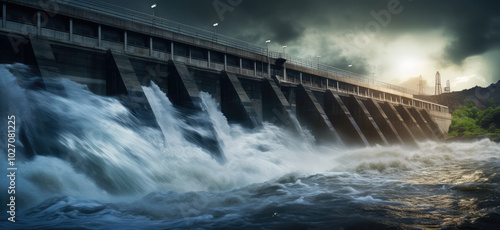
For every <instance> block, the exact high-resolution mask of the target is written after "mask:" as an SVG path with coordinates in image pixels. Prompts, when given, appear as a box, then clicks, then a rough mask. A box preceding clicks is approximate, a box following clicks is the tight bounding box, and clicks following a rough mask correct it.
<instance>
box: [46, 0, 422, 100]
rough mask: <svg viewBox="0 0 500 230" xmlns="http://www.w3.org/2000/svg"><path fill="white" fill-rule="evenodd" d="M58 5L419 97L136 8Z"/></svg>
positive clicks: (82, 2) (79, 0)
mask: <svg viewBox="0 0 500 230" xmlns="http://www.w3.org/2000/svg"><path fill="white" fill-rule="evenodd" d="M56 2H58V3H62V4H65V5H69V6H73V7H77V8H81V9H85V10H89V11H94V12H97V13H103V14H106V15H111V16H114V17H117V18H121V19H124V20H128V21H131V22H136V23H141V24H145V25H149V26H152V27H155V28H158V29H163V30H167V31H171V32H175V33H178V34H182V35H187V36H190V37H195V38H199V39H203V40H207V41H211V42H214V43H216V44H220V45H224V46H228V47H232V48H236V49H240V50H244V51H247V52H251V53H255V54H260V55H263V56H267V55H269V57H271V58H285V59H287V63H291V64H294V65H298V66H303V67H307V68H310V69H316V70H318V71H321V72H324V73H327V74H331V75H334V76H337V77H343V78H348V79H352V80H355V81H358V82H362V83H366V84H370V85H376V86H381V87H384V88H387V89H392V90H396V91H399V92H402V93H409V94H418V93H417V92H416V91H414V90H409V89H407V88H405V87H401V86H397V85H392V84H388V83H385V82H381V81H377V80H375V79H372V78H367V77H365V76H362V75H360V74H357V73H353V72H351V71H347V70H343V69H339V68H335V67H333V66H328V65H325V64H318V63H317V62H313V61H311V60H306V59H303V58H300V57H296V56H293V55H288V54H286V55H283V53H280V52H274V51H269V50H267V48H266V47H264V46H259V45H256V44H253V43H250V42H246V41H242V40H238V39H235V38H231V37H228V36H225V35H222V34H217V33H215V32H213V31H207V30H204V29H200V28H196V27H193V26H189V25H185V24H182V23H178V22H174V21H170V20H167V19H164V18H160V17H156V16H153V15H150V14H147V13H144V12H140V11H135V10H132V9H128V8H125V7H121V6H117V5H113V4H110V3H106V2H102V1H96V0H56Z"/></svg>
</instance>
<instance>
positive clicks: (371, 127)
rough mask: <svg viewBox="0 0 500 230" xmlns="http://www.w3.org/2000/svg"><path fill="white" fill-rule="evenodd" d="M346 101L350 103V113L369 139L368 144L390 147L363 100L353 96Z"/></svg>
mask: <svg viewBox="0 0 500 230" xmlns="http://www.w3.org/2000/svg"><path fill="white" fill-rule="evenodd" d="M345 101H348V103H349V105H348V107H349V111H350V112H351V114H352V115H353V118H354V120H356V123H357V124H358V125H359V127H360V128H361V130H362V132H363V134H365V137H367V139H368V142H370V144H371V145H375V144H380V145H389V142H387V139H386V138H385V136H384V134H383V133H382V131H381V130H380V128H379V127H378V125H377V123H375V120H374V119H373V118H372V116H371V114H370V112H368V109H366V107H365V105H364V104H363V103H362V102H361V99H359V97H357V96H354V95H351V96H350V97H349V98H346V99H345ZM345 101H344V102H345Z"/></svg>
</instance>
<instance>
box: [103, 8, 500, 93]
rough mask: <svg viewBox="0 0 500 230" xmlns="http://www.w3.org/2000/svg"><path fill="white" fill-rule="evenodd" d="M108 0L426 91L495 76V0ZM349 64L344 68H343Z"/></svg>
mask: <svg viewBox="0 0 500 230" xmlns="http://www.w3.org/2000/svg"><path fill="white" fill-rule="evenodd" d="M108 2H110V3H113V4H117V5H121V6H124V7H127V8H133V9H134V10H138V11H142V12H147V13H152V10H151V8H150V6H151V5H152V4H153V3H157V7H156V9H155V14H156V16H159V17H162V18H166V19H169V20H173V21H177V22H181V23H184V24H188V25H192V26H195V27H199V28H203V29H207V30H212V24H213V23H216V22H217V23H219V26H218V28H217V32H218V33H221V34H224V35H227V36H231V37H235V38H239V39H242V40H246V41H249V42H252V43H255V44H260V45H263V46H264V45H265V41H266V40H267V39H270V40H271V41H272V42H271V44H270V50H272V51H276V52H281V51H282V46H283V45H287V47H288V48H287V50H286V52H287V53H288V54H292V55H295V56H299V57H302V58H306V59H310V60H317V59H316V56H318V55H321V62H322V63H324V64H329V65H332V66H335V67H339V68H342V69H348V70H351V71H353V72H357V73H360V74H363V75H365V76H367V77H373V78H375V79H377V80H381V81H385V82H388V83H392V84H399V85H402V86H407V87H412V88H415V89H418V81H417V79H418V75H422V77H423V78H424V80H426V81H427V85H428V89H427V93H433V92H434V90H433V89H434V79H435V78H434V76H435V73H436V71H440V73H441V78H442V79H441V81H442V85H443V87H444V85H445V84H446V80H450V82H451V88H452V91H456V90H462V89H464V88H470V87H473V86H476V85H480V86H487V85H489V84H491V83H494V82H497V81H498V80H500V63H499V60H500V1H498V0H497V1H493V0H491V1H482V0H475V1H472V0H454V1H447V0H401V1H397V0H376V1H375V0H370V1H367V0H365V1H361V0H340V1H339V0H310V1H299V0H203V1H202V0H163V1H162V0H157V1H152V0H145V1H136V0H109V1H108ZM349 65H352V67H348V66H349Z"/></svg>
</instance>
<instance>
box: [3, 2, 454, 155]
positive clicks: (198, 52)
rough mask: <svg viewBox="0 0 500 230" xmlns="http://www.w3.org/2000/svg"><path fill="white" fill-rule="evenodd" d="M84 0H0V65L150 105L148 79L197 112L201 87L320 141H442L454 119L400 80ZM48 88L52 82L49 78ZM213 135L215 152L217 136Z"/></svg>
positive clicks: (238, 111) (233, 112)
mask: <svg viewBox="0 0 500 230" xmlns="http://www.w3.org/2000/svg"><path fill="white" fill-rule="evenodd" d="M86 2H87V1H78V0H77V1H54V2H52V3H53V4H52V5H51V6H46V5H41V4H40V3H39V1H34V0H23V1H11V0H3V1H1V5H2V15H1V17H2V23H1V28H0V39H1V46H2V47H1V48H2V52H1V54H0V62H1V63H13V62H20V63H25V64H27V65H31V66H34V67H35V68H36V69H37V70H38V71H39V74H40V76H41V77H42V79H47V78H61V77H64V78H68V79H70V80H72V81H75V82H78V83H81V84H85V85H87V86H88V88H89V89H90V90H91V91H92V92H94V93H96V94H100V95H122V96H125V97H127V99H128V100H129V101H130V103H129V105H130V106H129V107H131V109H146V110H147V109H148V107H149V105H148V100H147V97H146V95H145V93H144V92H143V90H142V88H141V86H146V85H149V83H150V82H154V83H155V84H156V85H158V86H159V87H160V88H161V90H162V91H163V92H164V93H165V94H166V95H167V96H168V98H169V99H170V100H171V101H172V103H174V104H175V105H176V106H179V107H183V108H189V109H194V110H202V108H200V107H199V106H201V105H200V102H201V100H200V96H199V94H200V92H207V93H209V94H210V95H212V97H213V98H214V99H215V100H216V101H217V102H218V103H219V104H220V106H221V111H222V112H223V114H224V115H225V116H226V117H227V118H228V120H229V121H230V122H234V123H239V124H242V125H243V126H245V127H247V128H256V127H259V126H262V125H263V124H264V122H271V123H274V124H276V125H279V126H284V127H287V128H290V129H292V130H298V129H300V126H304V127H306V128H307V129H309V130H310V131H311V132H312V134H313V135H314V137H315V138H316V141H317V142H318V143H335V144H339V145H347V146H370V145H389V144H414V143H415V142H416V141H425V140H439V139H442V138H443V135H444V133H446V132H447V131H448V127H449V125H450V123H451V115H450V114H449V111H448V108H447V107H446V106H443V105H439V104H435V103H431V102H428V101H423V100H419V99H416V98H414V97H413V94H412V93H411V92H410V91H408V90H406V89H404V88H401V87H398V86H394V85H390V84H385V83H381V82H376V81H374V80H373V79H367V78H363V77H362V76H359V75H356V74H354V73H351V72H348V71H344V70H340V69H335V68H331V67H328V66H323V65H314V64H313V63H312V62H308V61H305V60H302V59H300V58H296V57H293V56H290V55H283V54H281V53H275V52H269V50H267V49H265V47H261V46H257V45H253V44H249V43H245V42H242V41H238V40H236V39H231V38H229V37H225V36H222V35H217V34H212V33H211V32H208V31H204V30H200V29H196V28H192V27H189V26H185V25H182V24H178V23H174V22H168V21H162V20H160V19H155V20H152V19H151V18H148V17H147V16H144V15H133V14H132V13H129V12H119V13H116V12H110V11H109V10H106V9H105V8H100V7H99V5H90V3H89V4H88V5H86ZM91 3H92V2H91ZM95 4H98V3H95ZM51 87H57V86H51V85H47V84H46V85H45V88H46V89H47V90H51V89H50V88H51ZM295 117H296V118H297V119H298V122H299V125H297V124H296V123H294V120H295ZM207 129H208V130H210V132H214V130H213V128H210V127H209V126H207ZM200 138H201V137H200ZM195 139H199V138H195ZM209 142H213V144H211V146H212V147H211V148H210V149H211V150H212V151H215V152H217V151H218V150H217V149H218V147H217V144H216V143H215V142H217V140H209Z"/></svg>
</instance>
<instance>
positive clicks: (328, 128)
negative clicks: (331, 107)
mask: <svg viewBox="0 0 500 230" xmlns="http://www.w3.org/2000/svg"><path fill="white" fill-rule="evenodd" d="M296 103H297V118H298V119H299V121H300V122H301V124H302V125H304V126H305V127H307V128H308V129H310V130H311V131H312V133H313V134H314V136H315V137H316V138H317V141H318V142H320V143H325V144H341V145H343V141H342V139H341V138H340V135H339V133H338V132H337V130H336V129H335V128H334V127H333V125H332V123H331V122H330V119H328V116H327V115H326V113H325V111H324V110H323V108H322V107H321V105H320V103H319V102H318V100H317V99H316V97H315V96H314V94H313V92H311V90H310V89H308V88H306V87H304V86H303V85H299V86H298V87H297V96H296Z"/></svg>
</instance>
